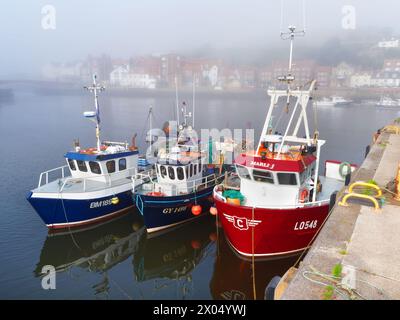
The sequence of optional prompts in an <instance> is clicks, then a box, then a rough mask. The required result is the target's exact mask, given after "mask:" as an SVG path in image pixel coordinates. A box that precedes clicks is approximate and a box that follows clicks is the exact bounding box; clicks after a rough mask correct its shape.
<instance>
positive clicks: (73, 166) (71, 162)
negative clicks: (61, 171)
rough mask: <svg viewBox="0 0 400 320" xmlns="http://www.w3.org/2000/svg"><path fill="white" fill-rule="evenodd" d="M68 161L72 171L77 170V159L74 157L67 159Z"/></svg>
mask: <svg viewBox="0 0 400 320" xmlns="http://www.w3.org/2000/svg"><path fill="white" fill-rule="evenodd" d="M67 161H68V165H69V168H70V169H71V170H72V171H76V166H75V161H74V160H72V159H67Z"/></svg>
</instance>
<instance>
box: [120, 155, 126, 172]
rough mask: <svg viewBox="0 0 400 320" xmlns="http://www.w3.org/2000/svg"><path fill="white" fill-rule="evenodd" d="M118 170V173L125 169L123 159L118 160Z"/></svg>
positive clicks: (124, 160)
mask: <svg viewBox="0 0 400 320" xmlns="http://www.w3.org/2000/svg"><path fill="white" fill-rule="evenodd" d="M118 168H119V171H122V170H125V169H126V159H125V158H122V159H119V161H118Z"/></svg>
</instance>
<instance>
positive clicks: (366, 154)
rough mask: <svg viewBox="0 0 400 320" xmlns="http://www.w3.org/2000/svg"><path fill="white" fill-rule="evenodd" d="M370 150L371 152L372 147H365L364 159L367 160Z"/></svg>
mask: <svg viewBox="0 0 400 320" xmlns="http://www.w3.org/2000/svg"><path fill="white" fill-rule="evenodd" d="M370 150H371V146H370V145H367V146H366V147H365V156H364V158H366V157H367V156H368V154H369V151H370Z"/></svg>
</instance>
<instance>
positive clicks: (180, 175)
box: [176, 167, 185, 180]
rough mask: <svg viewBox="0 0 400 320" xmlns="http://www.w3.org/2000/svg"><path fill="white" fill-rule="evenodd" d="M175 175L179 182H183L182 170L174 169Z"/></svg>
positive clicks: (180, 168) (179, 168)
mask: <svg viewBox="0 0 400 320" xmlns="http://www.w3.org/2000/svg"><path fill="white" fill-rule="evenodd" d="M176 175H177V177H178V179H179V180H183V179H184V178H185V174H184V173H183V168H182V167H178V168H176Z"/></svg>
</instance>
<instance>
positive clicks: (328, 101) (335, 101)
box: [317, 96, 352, 107]
mask: <svg viewBox="0 0 400 320" xmlns="http://www.w3.org/2000/svg"><path fill="white" fill-rule="evenodd" d="M351 102H352V100H347V99H345V98H343V97H339V96H332V97H330V98H326V97H324V98H322V99H321V100H319V101H317V106H321V107H322V106H327V107H333V106H344V105H348V104H350V103H351Z"/></svg>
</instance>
